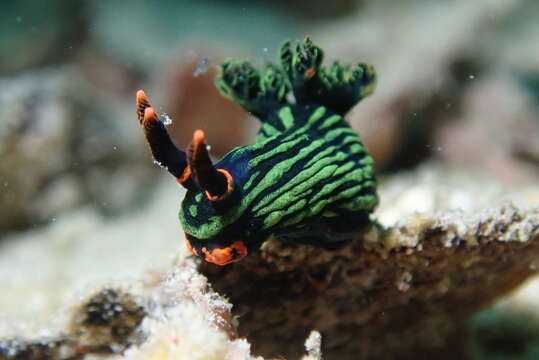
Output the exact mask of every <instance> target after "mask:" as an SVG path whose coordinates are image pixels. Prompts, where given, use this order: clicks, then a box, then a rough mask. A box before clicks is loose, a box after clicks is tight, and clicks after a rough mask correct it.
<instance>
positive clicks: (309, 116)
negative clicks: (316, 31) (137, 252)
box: [180, 38, 378, 245]
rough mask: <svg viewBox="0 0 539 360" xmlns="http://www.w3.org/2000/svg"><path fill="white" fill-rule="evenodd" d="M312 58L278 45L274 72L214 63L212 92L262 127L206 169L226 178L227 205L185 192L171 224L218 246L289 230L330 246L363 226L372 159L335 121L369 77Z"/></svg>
mask: <svg viewBox="0 0 539 360" xmlns="http://www.w3.org/2000/svg"><path fill="white" fill-rule="evenodd" d="M322 59H323V52H322V50H321V49H320V48H318V47H317V46H315V45H314V44H313V43H312V42H311V40H310V39H308V38H307V39H305V40H303V41H302V42H300V43H298V45H297V46H296V48H295V50H292V46H291V44H290V43H289V42H287V43H285V45H283V47H282V48H281V51H280V62H281V66H280V67H278V66H276V65H271V64H270V65H267V66H265V67H264V69H263V70H262V71H259V70H257V69H256V68H254V67H253V66H252V65H251V64H250V63H248V62H239V63H234V62H226V63H224V64H223V65H222V67H221V70H220V73H219V74H218V76H217V78H216V86H217V88H218V89H219V91H220V92H221V94H223V96H225V97H228V98H230V99H231V100H233V101H235V102H237V103H238V104H240V105H241V106H242V107H244V108H245V109H246V110H247V111H249V112H251V113H253V114H254V115H256V116H257V117H259V119H260V120H261V122H262V126H261V129H260V131H259V133H258V135H257V137H256V142H255V143H254V144H252V145H249V146H245V147H239V148H235V149H234V150H232V151H231V152H230V153H228V154H227V155H226V156H225V157H224V158H223V159H222V160H221V161H219V162H218V163H217V164H216V167H217V168H225V169H227V170H228V171H229V172H230V173H231V174H232V176H233V177H234V188H235V190H234V191H235V193H233V194H231V195H230V196H229V197H228V200H223V201H222V202H220V203H219V204H216V203H211V202H210V201H209V200H208V199H207V198H206V197H205V196H204V195H203V194H202V193H201V191H188V193H187V195H186V197H185V199H184V202H183V204H182V210H181V211H180V220H181V222H182V225H183V228H184V230H185V231H186V233H187V234H188V235H189V236H190V237H192V238H196V239H198V240H201V241H207V242H208V243H211V244H218V245H219V244H222V245H226V243H227V242H228V243H230V242H231V241H234V240H237V239H241V240H244V241H246V242H249V241H250V239H251V238H252V239H257V241H260V240H264V239H265V238H267V237H269V236H271V235H276V236H277V237H279V236H280V235H282V236H288V235H286V234H291V233H297V234H305V236H307V237H308V236H315V237H318V238H321V239H327V240H328V241H331V237H332V236H334V234H339V233H348V232H354V231H361V230H362V229H363V228H364V227H365V226H366V224H365V217H366V218H367V219H368V214H369V213H371V212H372V211H373V210H374V209H375V207H376V205H377V203H378V197H377V195H376V179H375V174H374V162H373V160H372V158H371V157H370V156H369V155H368V153H367V151H366V149H365V147H364V146H363V145H362V144H361V142H360V139H359V137H358V135H357V133H356V132H355V131H353V130H352V129H351V128H350V127H349V125H348V124H347V123H346V122H345V121H344V119H343V115H344V113H345V112H346V111H348V110H349V109H350V108H351V107H352V106H353V105H355V104H356V103H357V102H358V101H359V100H361V99H362V98H363V97H365V96H367V95H368V94H370V93H371V92H372V91H373V89H374V80H375V75H374V70H373V68H372V67H371V66H369V65H366V64H359V65H358V66H355V67H350V66H341V65H338V64H334V65H332V66H330V67H329V68H326V67H324V66H322V65H321V63H322ZM289 92H293V95H294V98H295V99H296V102H295V103H291V102H289V98H290V97H289V96H287V94H288V93H289ZM321 225H323V226H322V228H324V229H328V234H327V235H325V234H320V231H319V227H320V226H321ZM313 234H314V235H313ZM261 237H262V239H261ZM253 241H254V240H253ZM300 241H301V239H300Z"/></svg>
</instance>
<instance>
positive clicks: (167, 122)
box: [161, 113, 172, 126]
mask: <svg viewBox="0 0 539 360" xmlns="http://www.w3.org/2000/svg"><path fill="white" fill-rule="evenodd" d="M161 117H162V118H163V121H162V122H163V125H165V126H168V125H170V124H172V118H171V117H170V116H168V114H167V113H163V114H162V115H161Z"/></svg>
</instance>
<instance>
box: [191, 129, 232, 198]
mask: <svg viewBox="0 0 539 360" xmlns="http://www.w3.org/2000/svg"><path fill="white" fill-rule="evenodd" d="M207 147H208V145H207V144H206V140H205V137H204V132H203V131H202V130H196V131H195V132H194V134H193V140H192V141H191V143H190V144H189V147H188V148H187V154H188V156H187V160H188V163H189V167H190V168H191V173H192V174H193V177H194V179H195V182H196V183H197V184H198V186H199V187H200V188H201V189H202V190H203V191H204V193H205V194H206V196H207V197H208V199H209V200H212V201H219V200H222V199H223V198H225V197H226V195H228V194H229V193H231V192H232V189H233V178H232V175H230V173H229V172H228V171H227V170H225V169H216V168H215V167H214V166H213V163H212V161H211V159H210V155H209V154H208V148H207Z"/></svg>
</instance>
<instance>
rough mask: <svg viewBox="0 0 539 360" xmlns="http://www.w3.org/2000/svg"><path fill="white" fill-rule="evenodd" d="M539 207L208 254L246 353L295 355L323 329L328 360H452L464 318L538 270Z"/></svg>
mask: <svg viewBox="0 0 539 360" xmlns="http://www.w3.org/2000/svg"><path fill="white" fill-rule="evenodd" d="M538 255H539V207H529V208H516V207H515V206H513V205H512V204H508V205H504V206H500V207H497V208H493V209H490V210H487V211H484V212H482V213H480V214H479V215H478V216H474V217H471V216H468V215H465V214H463V213H459V212H453V213H444V214H432V215H428V216H423V215H414V216H412V217H410V218H408V219H404V220H402V221H401V222H399V223H398V224H396V226H395V227H394V228H393V230H391V231H388V232H387V233H382V231H381V230H379V229H377V228H375V227H373V228H372V229H371V230H370V232H369V233H368V234H366V236H365V237H364V239H363V240H362V241H356V242H354V243H352V244H350V245H348V246H346V247H344V248H342V249H340V250H339V251H332V252H329V251H325V250H322V249H317V248H312V247H308V246H301V245H295V244H283V243H280V242H278V241H270V242H267V243H266V244H265V245H264V247H263V251H262V252H260V253H258V254H254V255H252V256H250V257H248V258H247V259H245V260H243V261H241V262H239V263H237V264H235V265H233V266H227V267H217V266H215V265H212V264H208V263H203V264H201V265H200V270H201V271H202V273H203V274H204V275H206V276H207V277H208V279H209V281H210V282H211V283H212V286H213V288H214V290H216V291H217V292H219V293H220V294H223V295H225V296H228V297H229V300H230V302H231V303H232V304H234V309H233V312H234V313H235V314H236V315H238V316H239V327H238V332H239V336H241V337H246V338H247V340H248V341H249V342H250V343H251V345H252V352H253V354H260V355H263V356H264V357H266V358H267V357H280V356H284V357H287V358H290V359H297V358H299V357H300V356H301V354H303V353H304V348H303V344H302V341H301V339H305V338H306V337H307V336H308V335H309V332H310V331H311V330H312V329H315V330H317V331H319V332H320V333H321V334H322V339H323V341H322V353H323V354H324V357H325V358H327V359H360V358H361V359H384V358H391V359H394V358H400V359H411V358H414V359H415V358H417V357H418V355H421V356H420V357H422V358H427V357H428V356H431V357H432V356H433V357H432V358H438V359H444V358H447V359H449V358H451V359H453V358H455V356H456V355H459V352H460V353H463V352H465V350H466V346H465V337H464V334H463V333H462V327H461V324H462V322H463V321H464V320H465V319H466V317H467V316H468V315H470V314H471V313H473V312H475V311H477V310H478V309H479V308H481V307H483V306H485V305H488V304H489V303H491V302H492V301H493V300H494V299H495V298H496V297H498V296H500V295H504V294H506V293H507V292H508V291H510V290H511V289H513V288H515V287H516V286H517V285H519V284H521V283H522V282H523V280H525V279H526V278H527V277H528V276H530V275H531V274H533V273H534V272H535V271H536V269H537V267H538V266H537V265H538V264H537V262H538V260H536V259H537V258H538Z"/></svg>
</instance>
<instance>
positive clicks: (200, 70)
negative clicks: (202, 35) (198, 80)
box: [193, 57, 210, 76]
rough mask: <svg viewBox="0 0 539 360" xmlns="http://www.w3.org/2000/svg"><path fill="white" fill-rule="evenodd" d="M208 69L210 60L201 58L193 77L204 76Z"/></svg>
mask: <svg viewBox="0 0 539 360" xmlns="http://www.w3.org/2000/svg"><path fill="white" fill-rule="evenodd" d="M209 68H210V59H208V58H207V57H205V58H202V59H201V60H200V61H199V62H198V63H197V67H196V69H195V71H194V72H193V76H198V75H200V74H205V73H207V72H208V69H209Z"/></svg>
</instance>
